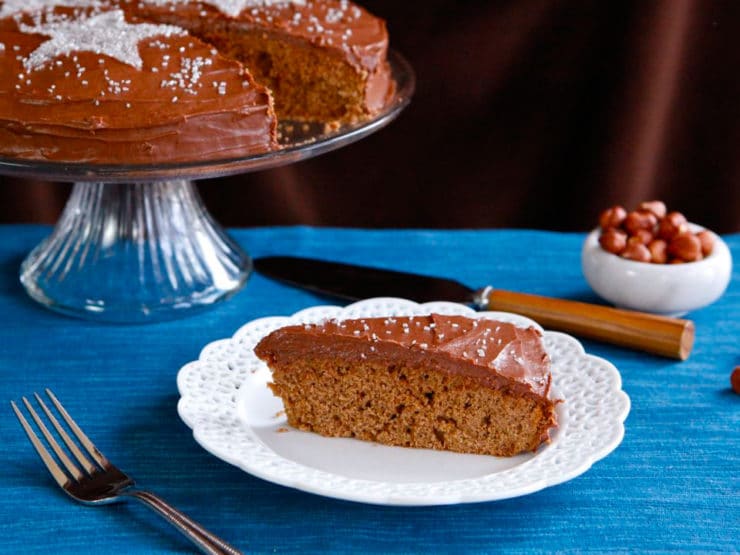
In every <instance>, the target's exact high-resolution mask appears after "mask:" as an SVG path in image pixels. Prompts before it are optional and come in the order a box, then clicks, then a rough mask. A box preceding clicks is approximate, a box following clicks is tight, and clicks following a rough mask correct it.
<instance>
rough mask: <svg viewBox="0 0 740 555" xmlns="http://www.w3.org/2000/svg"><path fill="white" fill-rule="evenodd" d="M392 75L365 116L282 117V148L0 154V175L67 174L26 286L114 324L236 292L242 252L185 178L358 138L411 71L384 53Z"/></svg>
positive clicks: (65, 308)
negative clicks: (196, 155) (106, 155)
mask: <svg viewBox="0 0 740 555" xmlns="http://www.w3.org/2000/svg"><path fill="white" fill-rule="evenodd" d="M389 61H390V64H391V69H392V72H393V77H394V80H395V83H396V87H395V91H394V94H393V96H392V98H391V99H389V102H388V103H387V105H386V106H385V107H384V108H383V110H382V111H381V112H380V113H379V114H378V115H377V116H376V117H374V118H373V119H371V120H368V121H363V122H361V123H357V124H347V125H344V126H341V127H339V128H337V129H327V128H326V127H325V126H324V125H323V124H303V123H292V122H283V123H281V126H280V143H281V148H280V149H278V150H275V151H272V152H267V153H264V154H259V155H255V156H249V157H246V158H238V159H228V160H217V161H197V160H196V161H193V162H190V163H179V164H172V165H141V166H126V165H118V166H114V165H108V166H103V165H93V166H91V165H86V164H68V163H53V162H38V161H28V160H17V159H7V158H0V174H5V175H12V176H19V177H27V178H35V179H43V180H50V181H63V182H74V187H73V189H72V194H71V195H70V198H69V200H68V201H67V204H66V206H65V208H64V211H63V213H62V215H61V217H60V219H59V222H58V223H57V225H56V227H55V228H54V230H53V232H52V233H51V235H50V236H49V237H47V238H46V239H45V240H43V241H42V242H41V243H40V244H39V245H38V246H37V247H36V248H35V249H33V251H31V253H30V254H29V255H28V257H27V258H26V259H25V260H24V261H23V263H22V265H21V269H20V279H21V282H22V284H23V286H24V287H25V289H26V291H27V292H28V294H29V295H30V296H31V297H32V298H33V299H35V300H36V301H38V302H39V303H41V304H43V305H44V306H46V307H48V308H51V309H53V310H56V311H59V312H63V313H65V314H68V315H72V316H78V317H82V318H88V319H94V320H100V321H106V322H121V323H137V322H141V323H143V322H153V321H160V320H167V319H171V318H177V317H180V316H185V315H189V314H192V313H193V312H195V311H197V310H199V309H203V308H207V307H208V306H210V305H212V304H214V303H216V302H218V301H221V300H224V299H226V298H228V297H229V296H231V295H233V294H234V293H236V292H237V291H239V290H240V289H241V288H242V287H243V286H244V284H245V283H246V281H247V278H248V277H249V274H250V272H251V271H252V261H251V259H250V257H249V255H248V254H247V253H246V252H245V251H244V250H243V249H242V248H240V247H239V245H237V244H236V243H235V242H234V241H233V240H232V239H231V238H230V237H229V236H228V235H227V234H226V232H225V231H224V229H223V228H222V227H221V226H220V225H219V224H218V223H217V222H216V221H215V220H214V219H213V218H212V217H211V215H210V214H209V213H208V211H207V210H206V208H205V206H204V205H203V203H202V201H201V199H200V197H199V196H198V193H197V191H196V189H195V186H194V184H193V180H197V179H206V178H214V177H223V176H227V175H234V174H240V173H247V172H253V171H259V170H265V169H269V168H275V167H278V166H283V165H287V164H292V163H294V162H298V161H300V160H306V159H308V158H312V157H314V156H318V155H320V154H324V153H326V152H329V151H332V150H335V149H338V148H341V147H343V146H346V145H348V144H350V143H353V142H355V141H358V140H360V139H362V138H364V137H366V136H368V135H370V134H371V133H374V132H375V131H377V130H379V129H381V128H383V127H384V126H385V125H387V124H388V123H390V122H391V121H393V120H394V119H395V118H396V117H397V116H398V115H399V114H400V112H401V111H402V110H403V109H404V108H405V107H406V106H407V105H408V103H409V101H410V100H411V96H412V94H413V92H414V86H415V78H414V73H413V70H412V69H411V67H410V66H409V64H408V62H407V61H406V60H405V59H404V58H403V57H402V56H401V55H399V54H398V53H397V52H393V51H391V52H390V53H389Z"/></svg>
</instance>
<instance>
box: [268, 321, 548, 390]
mask: <svg viewBox="0 0 740 555" xmlns="http://www.w3.org/2000/svg"><path fill="white" fill-rule="evenodd" d="M255 353H256V354H257V356H259V357H260V358H262V359H263V360H266V361H269V362H273V361H274V362H275V363H277V364H284V363H286V362H289V361H291V360H294V359H295V358H297V357H304V356H324V355H325V356H337V357H339V358H342V359H349V360H355V361H358V360H367V361H374V360H381V361H387V360H393V361H394V363H401V364H409V365H412V366H424V365H432V366H433V367H435V368H439V369H441V370H443V371H445V372H449V373H451V374H462V375H465V376H469V377H471V378H473V379H475V380H478V381H479V382H481V383H483V384H484V385H486V386H487V387H493V388H508V389H511V390H512V391H516V392H518V393H521V394H524V395H529V396H533V397H540V398H546V397H547V396H548V394H549V391H550V382H551V374H550V359H549V357H548V355H547V353H546V352H545V349H544V347H543V345H542V341H541V334H540V332H539V330H537V329H536V328H533V327H529V328H520V327H516V326H514V325H512V324H509V323H505V322H499V321H495V320H488V319H485V318H467V317H464V316H446V315H439V314H431V315H429V316H404V317H388V318H363V319H356V320H344V321H335V320H329V321H326V322H323V323H321V324H306V325H295V326H287V327H284V328H281V329H278V330H276V331H274V332H272V333H271V334H270V335H268V336H267V337H265V338H264V339H263V340H262V341H260V343H259V344H258V345H257V347H256V348H255Z"/></svg>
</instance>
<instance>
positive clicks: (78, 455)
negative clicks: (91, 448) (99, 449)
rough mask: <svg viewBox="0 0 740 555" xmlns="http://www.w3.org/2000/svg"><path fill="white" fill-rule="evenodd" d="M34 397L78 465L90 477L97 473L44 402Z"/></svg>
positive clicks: (38, 397) (36, 394) (36, 395)
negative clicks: (83, 468)
mask: <svg viewBox="0 0 740 555" xmlns="http://www.w3.org/2000/svg"><path fill="white" fill-rule="evenodd" d="M34 396H35V397H36V401H37V402H38V404H39V405H41V408H42V409H44V412H45V413H46V416H48V417H49V420H51V423H52V424H53V425H54V428H56V430H57V432H58V433H59V435H60V436H61V438H62V439H63V440H64V443H66V444H67V447H68V448H69V450H70V451H72V454H73V455H74V456H75V458H76V459H77V460H78V461H79V463H80V464H81V465H82V466H83V467H85V470H87V473H88V474H90V475H92V474H94V473H95V472H97V471H98V468H97V467H96V466H95V465H94V464H93V463H92V462H90V459H88V458H87V457H86V456H85V455H84V453H83V452H82V451H80V448H79V447H77V444H76V443H75V442H74V441H72V438H71V437H69V434H68V433H67V431H66V430H65V429H64V428H62V426H61V425H60V424H59V421H58V420H57V419H56V417H55V416H54V414H53V413H52V412H51V411H50V410H49V408H48V407H47V406H46V403H44V400H43V399H42V398H41V397H40V396H39V394H38V393H34ZM78 479H79V478H78Z"/></svg>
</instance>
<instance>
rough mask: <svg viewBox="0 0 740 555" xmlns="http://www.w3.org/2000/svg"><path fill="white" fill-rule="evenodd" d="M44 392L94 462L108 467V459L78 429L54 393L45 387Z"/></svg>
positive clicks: (109, 464) (109, 465)
mask: <svg viewBox="0 0 740 555" xmlns="http://www.w3.org/2000/svg"><path fill="white" fill-rule="evenodd" d="M46 394H47V395H48V396H49V399H51V402H52V403H54V406H55V407H56V408H57V410H58V411H59V414H61V415H62V418H64V421H65V422H66V423H67V425H68V426H69V428H70V430H72V432H74V434H75V436H77V439H78V440H79V442H80V443H81V444H82V446H83V447H84V448H85V449H86V450H87V452H88V453H90V456H91V457H92V458H93V459H95V462H97V463H98V464H99V465H100V466H102V467H103V468H106V469H107V468H109V467H111V466H112V465H111V463H110V462H109V461H108V459H106V458H105V456H104V455H103V453H101V452H100V451H99V450H98V448H97V447H95V444H94V443H93V442H92V441H90V439H89V438H88V437H87V436H86V435H85V433H84V432H83V431H82V430H81V429H80V427H79V426H78V425H77V422H75V421H74V420H72V417H71V416H70V415H69V413H68V412H67V411H66V410H65V408H64V407H63V406H62V403H60V402H59V400H58V399H57V398H56V395H54V394H53V393H52V392H51V389H48V388H47V389H46Z"/></svg>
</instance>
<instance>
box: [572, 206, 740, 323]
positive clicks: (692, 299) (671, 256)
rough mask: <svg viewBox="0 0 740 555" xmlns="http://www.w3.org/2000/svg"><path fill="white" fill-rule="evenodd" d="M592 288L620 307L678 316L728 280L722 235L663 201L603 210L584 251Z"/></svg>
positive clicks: (715, 293)
mask: <svg viewBox="0 0 740 555" xmlns="http://www.w3.org/2000/svg"><path fill="white" fill-rule="evenodd" d="M581 264H582V268H583V274H584V276H585V278H586V281H587V282H588V284H589V285H590V286H591V288H592V289H593V290H594V291H595V292H596V293H597V294H598V295H599V296H600V297H602V298H603V299H605V300H607V301H609V302H611V303H613V304H614V305H616V306H618V307H620V308H629V309H633V310H640V311H643V312H652V313H655V314H663V315H670V316H680V315H682V314H685V313H686V312H690V311H692V310H696V309H698V308H701V307H704V306H706V305H708V304H711V303H713V302H714V301H716V300H717V299H718V298H719V297H721V296H722V294H723V293H724V291H725V289H727V285H728V284H729V282H730V276H731V273H732V257H731V255H730V250H729V249H728V248H727V245H726V244H725V242H724V241H722V239H721V238H720V237H719V236H718V235H716V234H715V233H713V232H711V231H709V230H707V229H704V228H703V227H701V226H698V225H696V224H692V223H690V222H688V221H686V218H685V217H684V216H683V215H682V214H681V213H679V212H668V211H667V210H666V207H665V204H663V203H662V202H660V201H651V202H643V203H641V204H640V205H639V206H638V207H637V209H636V210H633V211H632V212H627V211H626V210H625V209H624V208H622V207H621V206H614V207H612V208H609V209H607V210H605V211H604V212H603V213H602V214H601V218H600V219H599V227H597V228H596V229H595V230H594V231H592V232H591V233H590V234H589V235H588V237H586V241H585V243H584V244H583V250H582V252H581Z"/></svg>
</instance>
